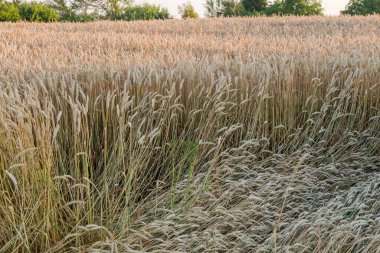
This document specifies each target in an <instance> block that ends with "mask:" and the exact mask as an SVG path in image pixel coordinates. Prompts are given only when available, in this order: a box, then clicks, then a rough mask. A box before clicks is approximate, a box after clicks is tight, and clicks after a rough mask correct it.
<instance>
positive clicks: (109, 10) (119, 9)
mask: <svg viewBox="0 0 380 253" xmlns="http://www.w3.org/2000/svg"><path fill="white" fill-rule="evenodd" d="M97 3H98V4H97V5H98V6H99V7H100V9H101V10H102V11H104V12H105V13H106V18H110V19H118V18H119V16H120V15H121V14H122V13H123V10H124V8H126V7H128V6H130V5H131V3H132V1H131V0H97Z"/></svg>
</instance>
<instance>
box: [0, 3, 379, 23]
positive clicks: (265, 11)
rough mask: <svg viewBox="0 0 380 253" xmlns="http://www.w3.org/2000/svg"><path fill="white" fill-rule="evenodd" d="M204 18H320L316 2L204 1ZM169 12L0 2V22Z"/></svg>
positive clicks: (368, 6)
mask: <svg viewBox="0 0 380 253" xmlns="http://www.w3.org/2000/svg"><path fill="white" fill-rule="evenodd" d="M204 5H205V8H206V12H207V13H206V16H207V17H234V16H242V17H244V16H272V15H280V16H281V15H299V16H310V15H322V12H323V8H322V4H321V2H320V1H318V0H276V1H268V0H205V4H204ZM178 10H179V13H180V14H181V17H182V18H198V17H199V15H198V13H196V11H195V9H194V7H193V6H192V5H191V3H190V2H188V3H185V4H183V5H181V6H179V8H178ZM342 14H344V15H369V14H380V0H350V2H349V4H348V5H347V6H346V9H345V10H343V11H342ZM170 18H172V16H171V15H170V13H169V11H168V9H166V8H162V7H160V6H159V5H154V4H148V3H145V4H141V5H136V4H133V2H132V0H48V1H47V2H26V1H23V0H13V2H4V0H0V21H11V22H17V21H30V22H55V21H68V22H88V21H94V20H103V19H104V20H127V21H130V20H152V19H170Z"/></svg>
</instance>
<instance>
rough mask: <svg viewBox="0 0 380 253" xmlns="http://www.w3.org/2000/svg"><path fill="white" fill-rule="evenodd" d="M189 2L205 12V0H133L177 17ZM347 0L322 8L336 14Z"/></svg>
mask: <svg viewBox="0 0 380 253" xmlns="http://www.w3.org/2000/svg"><path fill="white" fill-rule="evenodd" d="M188 1H189V2H191V4H192V5H193V6H194V7H195V9H196V11H197V12H198V13H199V14H200V15H201V16H203V15H204V14H205V8H204V6H203V4H204V2H206V0H134V1H133V2H134V3H136V4H141V3H152V4H158V5H160V6H162V7H165V8H168V9H169V12H170V13H171V14H172V15H174V16H175V17H179V14H178V5H181V4H183V3H186V2H188ZM348 1H349V0H322V4H323V8H324V10H325V14H326V15H338V14H339V12H340V11H341V10H343V9H344V7H345V6H346V4H347V3H348Z"/></svg>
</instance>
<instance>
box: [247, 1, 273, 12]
mask: <svg viewBox="0 0 380 253" xmlns="http://www.w3.org/2000/svg"><path fill="white" fill-rule="evenodd" d="M241 3H242V4H243V6H244V9H245V10H246V11H248V12H253V11H263V10H265V9H266V7H267V5H268V1H267V0H242V1H241Z"/></svg>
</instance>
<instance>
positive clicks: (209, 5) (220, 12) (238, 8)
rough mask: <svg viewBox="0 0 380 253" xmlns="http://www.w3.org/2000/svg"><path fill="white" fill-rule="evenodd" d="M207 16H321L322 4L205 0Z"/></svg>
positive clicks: (294, 0) (293, 0) (282, 0)
mask: <svg viewBox="0 0 380 253" xmlns="http://www.w3.org/2000/svg"><path fill="white" fill-rule="evenodd" d="M206 10H207V13H208V15H209V16H211V17H219V16H253V15H298V16H301V15H302V16H311V15H322V11H323V8H322V4H321V2H320V1H318V0H277V1H274V2H272V3H270V4H269V3H268V1H267V0H207V1H206Z"/></svg>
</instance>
